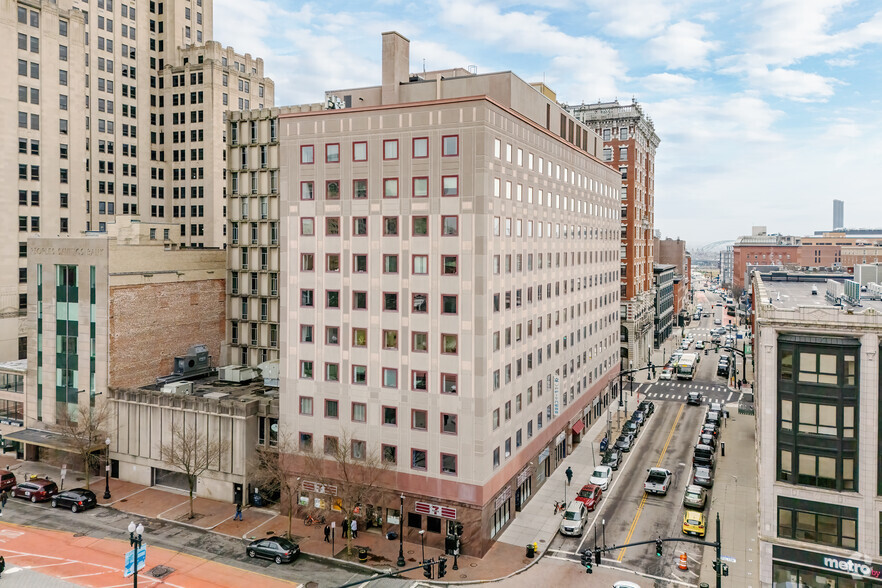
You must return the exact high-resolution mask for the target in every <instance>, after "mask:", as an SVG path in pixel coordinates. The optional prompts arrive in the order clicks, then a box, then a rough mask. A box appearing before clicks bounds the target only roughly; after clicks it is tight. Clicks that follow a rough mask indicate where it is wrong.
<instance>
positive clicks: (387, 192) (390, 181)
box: [383, 178, 398, 198]
mask: <svg viewBox="0 0 882 588" xmlns="http://www.w3.org/2000/svg"><path fill="white" fill-rule="evenodd" d="M383 198H398V178H386V179H384V180H383Z"/></svg>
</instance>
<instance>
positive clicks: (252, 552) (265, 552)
mask: <svg viewBox="0 0 882 588" xmlns="http://www.w3.org/2000/svg"><path fill="white" fill-rule="evenodd" d="M245 553H247V554H248V557H252V558H254V557H263V558H266V559H271V560H273V561H275V562H276V563H277V564H280V563H288V562H291V561H294V559H296V558H297V556H299V555H300V546H299V545H297V544H296V543H293V542H291V541H288V540H287V539H285V538H284V537H277V536H275V535H273V536H272V537H267V538H266V539H256V540H254V541H252V542H251V543H249V544H248V546H247V547H246V548H245Z"/></svg>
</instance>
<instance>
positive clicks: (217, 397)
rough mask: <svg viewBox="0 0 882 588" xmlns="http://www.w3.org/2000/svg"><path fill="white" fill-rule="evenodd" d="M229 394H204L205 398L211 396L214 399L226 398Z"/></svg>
mask: <svg viewBox="0 0 882 588" xmlns="http://www.w3.org/2000/svg"><path fill="white" fill-rule="evenodd" d="M227 396H229V394H227V393H226V392H206V393H205V394H203V395H202V397H203V398H211V399H212V400H220V399H221V398H226V397H227Z"/></svg>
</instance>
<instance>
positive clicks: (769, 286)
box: [762, 280, 882, 313]
mask: <svg viewBox="0 0 882 588" xmlns="http://www.w3.org/2000/svg"><path fill="white" fill-rule="evenodd" d="M763 284H764V285H765V288H766V294H767V295H768V297H769V298H771V299H772V300H771V304H772V306H773V307H775V308H780V309H784V308H797V307H800V306H816V307H818V308H836V307H834V306H833V303H832V302H830V301H829V300H827V297H826V293H827V284H826V283H825V282H815V283H811V282H774V281H771V280H763ZM812 286H815V287H816V288H817V289H818V293H817V294H812ZM762 302H769V301H768V300H764V301H762ZM844 308H846V309H848V308H852V309H854V311H855V313H858V312H860V311H862V310H866V309H867V308H872V309H873V310H876V311H879V312H882V300H866V299H861V306H859V307H853V306H851V305H849V304H847V303H845V306H844Z"/></svg>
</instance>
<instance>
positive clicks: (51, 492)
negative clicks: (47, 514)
mask: <svg viewBox="0 0 882 588" xmlns="http://www.w3.org/2000/svg"><path fill="white" fill-rule="evenodd" d="M56 494H58V486H56V485H55V482H53V481H51V480H47V479H45V478H32V479H30V480H28V481H27V482H21V483H20V484H17V485H16V486H15V487H14V488H13V489H12V496H13V497H14V498H24V499H25V500H30V501H31V502H42V501H44V500H49V499H50V498H52V497H53V496H55V495H56Z"/></svg>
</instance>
